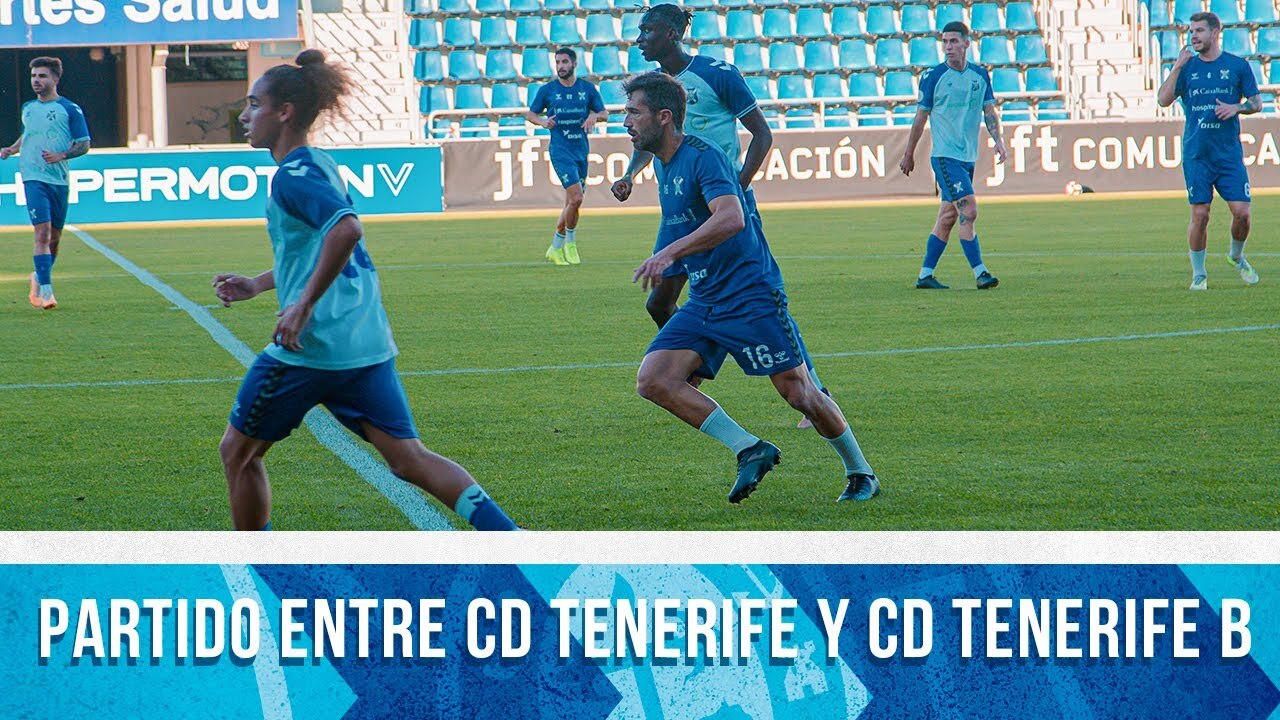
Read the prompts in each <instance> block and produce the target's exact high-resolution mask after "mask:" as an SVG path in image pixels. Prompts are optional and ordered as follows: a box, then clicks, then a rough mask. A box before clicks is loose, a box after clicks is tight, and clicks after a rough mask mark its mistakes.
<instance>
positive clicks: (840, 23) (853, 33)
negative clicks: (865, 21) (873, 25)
mask: <svg viewBox="0 0 1280 720" xmlns="http://www.w3.org/2000/svg"><path fill="white" fill-rule="evenodd" d="M863 32H865V30H864V28H863V26H862V11H861V10H859V9H858V8H856V7H837V8H834V9H832V11H831V34H832V35H835V36H836V37H842V38H854V37H860V36H861V35H862V34H863Z"/></svg>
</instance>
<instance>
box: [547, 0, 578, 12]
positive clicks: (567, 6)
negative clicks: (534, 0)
mask: <svg viewBox="0 0 1280 720" xmlns="http://www.w3.org/2000/svg"><path fill="white" fill-rule="evenodd" d="M542 9H543V10H546V11H548V12H572V11H573V10H574V9H575V8H574V6H573V0H542Z"/></svg>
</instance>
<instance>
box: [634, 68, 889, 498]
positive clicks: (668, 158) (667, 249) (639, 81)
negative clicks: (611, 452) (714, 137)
mask: <svg viewBox="0 0 1280 720" xmlns="http://www.w3.org/2000/svg"><path fill="white" fill-rule="evenodd" d="M623 90H624V91H625V92H626V93H627V105H626V113H627V114H626V121H625V123H624V125H625V126H626V128H627V132H628V133H629V134H630V135H631V142H632V143H633V144H634V145H635V147H636V149H637V150H642V151H645V152H649V153H652V154H653V156H654V157H655V162H656V165H655V167H654V170H655V175H656V177H657V182H658V197H659V200H660V202H661V204H662V221H661V224H660V225H659V230H658V240H657V250H656V252H655V253H654V254H653V256H652V257H650V258H649V259H648V260H645V261H644V263H643V264H642V265H641V266H640V267H638V268H636V271H635V275H634V276H633V278H632V279H633V281H635V280H639V281H641V287H642V288H644V289H646V290H647V289H649V287H650V286H652V285H654V284H660V283H663V282H665V281H666V280H665V279H664V278H666V277H667V275H668V273H667V271H668V270H669V269H670V268H671V266H673V265H677V264H678V265H680V266H682V268H683V269H684V272H685V275H686V276H687V277H688V278H689V298H688V301H687V302H686V303H685V304H684V305H683V306H682V307H680V309H679V310H677V311H676V312H675V314H674V315H672V316H671V318H670V319H669V320H668V321H667V322H666V323H665V324H664V325H663V326H662V329H660V330H659V331H658V335H657V337H655V338H654V339H653V342H652V343H651V344H650V345H649V349H648V350H647V351H646V353H645V357H644V361H643V362H641V364H640V372H639V375H638V377H637V383H636V387H637V390H638V392H639V393H640V395H641V397H643V398H645V399H646V400H649V401H651V402H653V403H655V404H657V405H659V406H661V407H662V408H664V409H666V410H667V411H668V412H670V413H671V414H672V415H675V416H676V417H678V418H680V419H681V420H683V421H685V422H687V423H689V424H690V425H692V426H693V427H696V428H698V429H699V430H701V431H703V432H705V433H707V434H708V435H711V436H712V437H714V438H716V439H717V440H719V441H720V442H722V443H724V444H725V445H726V446H727V447H728V448H730V449H731V450H733V451H734V453H736V454H737V457H738V474H737V479H736V480H735V482H734V485H733V488H732V490H731V491H730V492H729V502H731V503H738V502H741V501H742V500H743V499H745V498H746V497H747V496H749V495H750V494H751V493H752V492H753V491H754V490H755V489H756V487H757V486H758V485H759V483H760V481H761V479H763V478H764V475H765V473H767V472H769V470H771V469H772V468H773V466H774V465H776V464H777V463H778V461H779V460H780V459H781V453H780V452H779V450H778V448H777V447H775V446H774V445H773V444H771V443H769V442H767V441H765V440H761V439H760V438H758V437H756V436H755V435H752V434H751V433H749V432H747V431H746V430H744V429H743V428H742V427H741V426H740V425H738V424H737V423H736V422H734V421H733V419H732V418H730V417H729V415H728V414H727V413H725V411H724V409H723V408H721V407H720V406H719V405H717V404H716V402H715V401H714V400H712V399H711V398H709V397H707V396H706V395H704V394H703V393H702V392H700V391H699V390H698V389H697V388H695V387H693V386H692V385H690V384H689V383H688V382H687V379H688V378H689V377H690V376H691V375H692V374H693V373H695V372H702V373H704V374H705V375H706V376H707V377H715V374H716V372H718V370H719V369H720V365H721V364H722V363H723V362H724V359H725V356H726V355H727V354H732V355H733V358H734V360H736V361H737V363H738V365H739V366H740V367H741V368H742V369H743V371H744V372H746V373H747V374H748V375H766V376H768V377H769V378H770V380H772V381H773V385H774V387H775V388H776V389H777V390H778V393H779V394H780V395H782V397H783V398H785V399H786V401H787V402H788V403H789V404H790V405H791V406H792V407H794V408H795V409H797V410H799V411H800V412H802V413H804V415H805V417H808V418H811V419H812V420H813V424H814V426H815V428H816V429H817V430H818V433H819V434H821V435H822V437H824V438H826V439H827V441H828V442H830V443H831V445H832V446H833V447H834V448H835V450H836V452H837V453H838V454H839V455H840V457H841V459H842V460H843V461H844V466H845V476H846V479H847V485H846V487H845V490H844V492H843V493H842V494H841V495H840V497H839V499H838V500H870V499H871V498H872V497H874V496H875V495H876V493H878V492H879V490H880V484H879V481H878V480H877V479H876V477H875V474H874V473H873V472H872V470H871V466H870V465H868V464H867V461H866V458H865V457H863V455H862V450H861V449H860V448H859V447H858V443H857V441H856V440H855V439H854V437H853V429H852V428H850V427H849V424H848V423H847V422H846V421H845V418H844V415H843V414H842V413H841V412H840V408H839V407H838V406H837V405H836V404H835V402H834V401H833V400H832V399H831V398H830V397H828V396H827V395H825V394H823V393H822V392H821V391H820V390H819V389H818V386H817V385H816V384H814V382H813V380H812V379H811V378H810V377H809V373H808V372H807V371H806V368H805V366H804V359H803V356H802V354H801V350H800V347H799V342H798V338H799V329H798V328H797V327H796V324H795V321H794V320H793V319H792V318H791V315H790V313H789V312H788V310H787V302H786V295H785V293H784V292H783V291H782V275H781V272H779V270H778V265H777V263H775V262H774V260H773V256H772V255H771V254H770V253H769V250H768V248H767V246H766V245H765V244H764V238H763V236H762V235H761V234H760V232H759V229H758V225H757V224H755V223H752V222H751V221H750V220H749V219H747V218H746V215H745V213H744V208H745V207H746V198H745V197H744V196H743V191H742V184H741V182H740V181H739V178H738V177H737V175H736V173H735V172H734V169H733V167H732V165H731V164H730V160H729V158H728V157H727V156H726V155H725V154H724V152H722V151H721V150H720V149H719V148H718V147H715V146H714V145H712V144H710V143H709V142H707V141H705V140H703V139H701V138H699V137H697V136H694V135H685V134H684V132H683V131H682V130H681V128H682V126H683V125H684V123H685V118H684V114H685V103H686V97H685V90H684V87H683V86H682V85H681V84H680V83H679V82H678V81H676V80H675V79H673V78H672V77H671V76H669V75H666V74H663V73H660V72H648V73H644V74H643V75H637V76H635V77H632V78H630V79H629V80H627V81H626V82H625V83H624V84H623Z"/></svg>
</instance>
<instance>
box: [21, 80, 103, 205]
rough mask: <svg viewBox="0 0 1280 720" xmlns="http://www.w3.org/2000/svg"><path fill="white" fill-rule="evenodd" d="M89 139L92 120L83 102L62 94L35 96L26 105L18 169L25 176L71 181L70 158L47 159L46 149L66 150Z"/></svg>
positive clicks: (62, 182)
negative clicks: (88, 119)
mask: <svg viewBox="0 0 1280 720" xmlns="http://www.w3.org/2000/svg"><path fill="white" fill-rule="evenodd" d="M88 139H89V124H88V123H87V122H85V119H84V111H83V110H81V109H80V106H79V105H76V104H75V103H73V102H71V101H70V100H68V99H66V98H64V97H59V98H58V99H56V100H50V101H49V102H41V101H40V100H31V101H28V102H27V103H26V104H24V105H23V106H22V149H21V151H20V152H19V154H18V171H19V172H21V173H22V179H23V180H39V181H40V182H44V183H49V184H50V185H68V184H70V182H69V181H68V177H69V174H70V172H69V168H68V166H67V161H66V160H63V161H62V162H56V163H47V162H45V161H44V151H45V150H48V151H49V152H65V151H66V150H67V149H68V148H70V147H71V146H72V144H74V143H78V142H81V141H84V140H88Z"/></svg>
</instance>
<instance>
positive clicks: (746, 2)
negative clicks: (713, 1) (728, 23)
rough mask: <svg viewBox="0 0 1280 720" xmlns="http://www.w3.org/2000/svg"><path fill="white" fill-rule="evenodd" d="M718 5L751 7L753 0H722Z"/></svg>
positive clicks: (723, 6) (724, 6)
mask: <svg viewBox="0 0 1280 720" xmlns="http://www.w3.org/2000/svg"><path fill="white" fill-rule="evenodd" d="M718 5H719V6H720V7H722V8H742V7H751V0H720V1H719V3H718Z"/></svg>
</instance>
